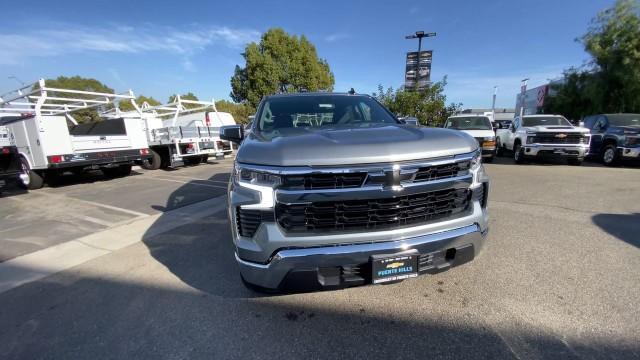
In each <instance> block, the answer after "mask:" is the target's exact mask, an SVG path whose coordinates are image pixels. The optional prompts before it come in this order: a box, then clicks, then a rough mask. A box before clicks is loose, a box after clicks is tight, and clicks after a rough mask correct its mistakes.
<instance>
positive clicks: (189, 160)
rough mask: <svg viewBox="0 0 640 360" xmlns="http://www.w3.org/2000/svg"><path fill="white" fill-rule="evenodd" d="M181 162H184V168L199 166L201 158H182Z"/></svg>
mask: <svg viewBox="0 0 640 360" xmlns="http://www.w3.org/2000/svg"><path fill="white" fill-rule="evenodd" d="M182 161H184V164H185V166H193V165H198V164H200V162H201V161H202V158H201V157H200V156H189V157H185V158H182Z"/></svg>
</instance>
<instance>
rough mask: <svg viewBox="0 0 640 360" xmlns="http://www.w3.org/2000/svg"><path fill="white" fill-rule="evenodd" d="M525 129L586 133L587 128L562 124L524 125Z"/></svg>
mask: <svg viewBox="0 0 640 360" xmlns="http://www.w3.org/2000/svg"><path fill="white" fill-rule="evenodd" d="M524 128H525V129H527V130H530V131H535V132H564V133H588V132H589V129H587V128H583V127H579V126H563V125H550V126H542V125H540V126H526V127H524Z"/></svg>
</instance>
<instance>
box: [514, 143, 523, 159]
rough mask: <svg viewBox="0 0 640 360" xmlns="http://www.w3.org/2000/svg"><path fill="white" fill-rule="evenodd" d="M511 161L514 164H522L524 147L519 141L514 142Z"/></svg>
mask: <svg viewBox="0 0 640 360" xmlns="http://www.w3.org/2000/svg"><path fill="white" fill-rule="evenodd" d="M513 161H515V162H516V164H524V149H523V148H522V145H520V143H516V144H515V145H514V146H513Z"/></svg>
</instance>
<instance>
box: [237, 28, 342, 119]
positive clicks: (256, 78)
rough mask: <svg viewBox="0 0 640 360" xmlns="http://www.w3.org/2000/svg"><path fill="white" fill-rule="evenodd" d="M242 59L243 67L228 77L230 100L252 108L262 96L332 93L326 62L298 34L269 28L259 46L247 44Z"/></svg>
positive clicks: (331, 78)
mask: <svg viewBox="0 0 640 360" xmlns="http://www.w3.org/2000/svg"><path fill="white" fill-rule="evenodd" d="M242 56H243V57H244V59H245V67H244V68H242V67H240V66H236V68H235V71H234V75H233V76H232V77H231V89H232V91H231V98H232V99H233V100H234V101H235V102H238V103H248V104H249V105H251V106H252V107H253V108H255V107H257V105H258V103H259V102H260V100H261V99H262V97H263V96H265V95H270V94H274V93H287V92H297V91H301V90H308V91H318V90H327V91H331V90H333V84H334V81H335V80H334V77H333V73H331V70H330V68H329V64H328V63H327V61H326V60H324V59H320V58H319V57H318V54H317V52H316V48H315V46H314V45H313V44H312V43H311V42H309V40H307V38H306V37H305V36H304V35H302V36H300V37H298V36H295V35H293V36H292V35H289V34H288V33H286V32H285V31H284V30H282V29H279V28H275V29H270V30H268V31H267V32H266V33H264V34H263V35H262V38H261V40H260V43H258V44H256V43H254V42H252V43H250V44H249V45H247V47H246V48H245V51H244V53H243V54H242Z"/></svg>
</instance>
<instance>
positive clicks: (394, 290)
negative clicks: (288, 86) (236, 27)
mask: <svg viewBox="0 0 640 360" xmlns="http://www.w3.org/2000/svg"><path fill="white" fill-rule="evenodd" d="M230 166H231V160H223V161H221V162H218V163H214V162H211V163H210V164H207V165H201V166H196V167H189V168H181V169H178V170H175V171H170V172H166V171H154V172H150V171H144V170H137V171H136V174H134V175H133V176H130V177H127V178H121V179H115V180H111V181H103V180H102V178H101V177H100V176H99V174H88V175H86V176H83V177H82V178H69V179H68V181H67V182H65V183H63V184H62V185H61V186H58V187H55V188H45V189H42V190H38V191H34V192H31V193H28V194H18V193H13V194H8V196H6V197H2V198H0V288H1V287H2V282H3V281H4V280H3V278H2V274H3V269H4V270H7V267H5V268H2V265H3V264H22V265H14V266H13V268H10V269H9V270H12V271H13V272H14V273H15V272H16V271H26V272H28V271H34V269H29V268H28V266H27V265H24V264H28V263H27V262H22V263H20V262H16V260H19V259H21V258H23V257H29V256H33V255H37V254H38V253H41V252H42V251H47V249H55V248H56V247H61V246H64V245H65V244H66V243H68V242H70V240H73V239H76V243H78V244H80V243H82V244H85V245H87V244H88V246H89V245H90V247H91V248H92V249H94V250H95V251H96V253H95V254H96V255H95V256H91V257H89V258H87V259H88V260H86V261H84V260H78V261H77V265H75V266H73V267H70V268H68V269H66V270H64V271H61V272H58V273H55V274H53V275H51V276H45V275H46V274H45V275H42V274H41V276H40V277H38V278H39V280H36V281H32V282H28V283H25V284H23V285H21V286H16V287H12V288H7V290H6V291H4V292H0V324H1V325H0V358H2V359H38V358H43V359H75V358H91V359H103V358H104V359H106V358H167V359H192V358H221V359H232V358H237V359H244V358H275V357H282V356H285V357H288V358H293V359H297V358H303V357H304V358H314V359H316V358H318V359H323V358H327V359H336V358H370V359H378V358H380V359H389V358H390V357H394V358H419V359H427V358H482V359H492V358H507V359H511V358H514V359H541V358H553V359H558V358H562V359H608V358H625V359H628V358H640V308H639V307H638V300H640V275H638V270H640V235H638V234H640V186H638V184H640V169H639V168H637V167H622V168H606V167H602V166H599V165H596V164H591V163H585V164H584V165H583V166H581V167H572V166H567V165H563V164H529V165H522V166H520V165H514V164H513V162H512V161H511V160H508V159H498V161H497V162H496V163H494V164H487V165H486V168H487V169H488V172H489V174H490V176H491V179H492V189H491V197H490V201H489V206H490V211H491V234H490V239H489V242H488V244H487V246H486V247H485V248H484V251H483V253H482V254H481V255H480V256H479V257H478V258H476V259H475V261H473V262H472V263H470V264H467V265H465V266H462V267H458V268H454V269H451V270H450V271H447V272H443V273H440V274H437V275H433V276H423V277H419V278H417V279H411V280H408V281H404V282H401V283H397V284H392V285H385V286H366V287H359V288H352V289H346V290H339V291H327V292H317V293H305V294H286V295H275V296H274V295H269V296H267V295H260V294H256V293H253V292H250V291H249V290H246V289H245V288H244V287H243V285H242V284H241V282H240V279H239V276H238V275H237V268H236V265H235V260H234V256H233V249H232V246H231V242H230V241H229V236H230V235H229V229H228V227H229V226H228V224H227V221H226V214H225V211H224V198H223V197H222V196H223V195H224V193H225V183H226V180H227V178H228V174H229V171H230ZM95 233H99V234H100V236H101V237H99V238H91V236H92V234H95ZM134 233H135V234H139V237H135V236H138V235H135V236H134ZM78 239H80V240H78ZM82 239H87V240H86V241H85V240H82ZM125 240H126V242H125ZM112 243H113V244H115V243H119V244H121V245H122V244H124V245H122V246H115V245H113V244H112ZM125 245H126V246H125ZM78 246H80V245H78ZM100 251H103V252H100ZM44 260H46V259H44ZM20 266H22V268H20Z"/></svg>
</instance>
